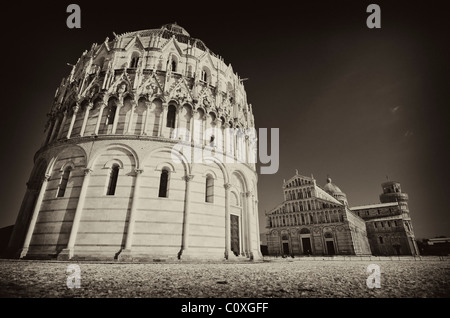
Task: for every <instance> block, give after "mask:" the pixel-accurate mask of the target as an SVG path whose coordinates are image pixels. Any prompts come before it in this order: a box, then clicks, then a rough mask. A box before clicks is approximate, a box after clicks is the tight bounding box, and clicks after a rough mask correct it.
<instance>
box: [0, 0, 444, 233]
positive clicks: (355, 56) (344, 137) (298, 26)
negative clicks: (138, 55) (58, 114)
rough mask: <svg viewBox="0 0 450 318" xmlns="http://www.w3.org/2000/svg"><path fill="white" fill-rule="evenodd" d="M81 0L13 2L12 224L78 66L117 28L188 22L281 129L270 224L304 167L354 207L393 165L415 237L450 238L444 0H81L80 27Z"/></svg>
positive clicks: (263, 117)
mask: <svg viewBox="0 0 450 318" xmlns="http://www.w3.org/2000/svg"><path fill="white" fill-rule="evenodd" d="M71 2H74V1H53V2H49V1H39V2H35V3H33V4H29V3H27V4H26V5H25V4H23V3H21V2H18V1H16V2H13V3H9V4H2V12H3V14H4V16H5V17H8V18H9V19H2V21H1V24H2V25H1V27H2V31H3V32H2V35H3V37H2V51H3V55H4V56H3V58H2V62H3V63H2V64H3V69H2V70H3V72H2V73H3V74H2V78H3V79H2V83H3V85H2V86H3V92H2V93H3V96H4V97H3V101H4V102H3V104H2V106H1V110H2V116H1V125H0V136H1V139H0V140H1V149H2V154H1V166H2V167H3V169H4V170H3V173H2V178H1V183H0V187H1V190H2V191H0V202H1V204H2V210H1V212H0V227H3V226H7V225H10V224H13V223H14V222H15V218H16V216H17V213H18V211H19V208H20V204H21V201H22V198H23V195H24V193H25V189H26V186H25V183H26V182H27V180H28V177H29V174H30V172H31V169H32V167H33V156H34V154H35V152H36V151H37V150H38V149H39V146H40V143H41V141H42V139H43V130H44V125H45V122H46V113H47V112H48V111H49V109H50V107H51V103H52V101H53V96H54V93H55V90H56V88H57V87H58V85H59V83H60V81H61V79H62V78H63V77H65V76H67V75H68V74H69V72H70V67H68V66H67V65H66V63H72V64H74V63H76V61H77V59H78V58H79V57H80V56H81V54H82V52H83V51H84V50H88V49H89V48H90V47H91V45H92V43H94V42H96V43H102V42H103V41H104V39H105V38H106V37H109V38H110V39H112V38H113V37H114V36H113V32H115V33H117V34H120V33H123V32H128V31H136V30H142V29H152V28H159V27H160V26H161V25H163V24H166V23H171V22H177V23H178V24H179V25H181V26H183V27H184V28H185V29H186V30H187V31H188V32H189V33H190V34H191V36H193V37H195V38H199V39H201V40H203V41H204V42H205V44H206V45H207V46H208V47H209V48H210V49H211V50H212V51H213V52H214V53H217V54H219V55H221V56H223V57H224V58H225V61H226V63H231V64H232V66H233V68H234V70H235V71H237V72H238V73H239V75H240V76H241V77H243V78H249V80H248V81H246V82H245V87H246V90H247V94H248V101H249V102H250V103H251V104H252V105H253V109H254V113H255V120H256V125H257V128H279V129H280V169H279V171H278V173H277V174H275V175H260V178H259V209H260V221H261V223H262V224H261V228H262V229H263V228H264V226H265V222H264V217H263V215H264V211H265V210H269V209H271V208H272V207H274V206H276V205H277V204H278V203H280V202H281V200H282V191H281V185H282V181H283V179H284V178H285V179H288V178H290V177H291V176H292V175H293V174H294V173H295V169H298V170H299V172H300V173H301V174H304V175H310V174H311V173H312V174H314V177H315V178H316V180H317V181H318V183H319V184H320V185H324V184H325V179H326V176H327V174H329V175H330V176H331V177H332V179H333V182H334V183H336V184H337V185H338V186H339V187H340V188H341V189H342V190H343V191H344V192H346V194H347V197H348V200H349V203H350V205H351V206H355V205H362V204H369V203H377V202H378V195H379V194H380V192H381V186H380V184H381V183H382V182H384V181H385V180H386V176H389V179H390V180H396V181H399V182H401V184H402V189H403V191H404V192H407V193H408V194H409V196H410V212H411V216H412V221H413V226H414V228H415V233H416V237H418V238H426V237H434V236H437V235H447V236H450V211H449V204H448V200H447V197H446V196H447V195H448V194H449V193H450V191H449V190H450V186H449V185H450V183H449V173H448V169H447V165H448V163H449V162H450V160H449V151H448V137H449V129H448V126H447V122H448V118H449V116H448V111H447V109H446V108H447V107H449V106H450V104H449V102H448V91H449V89H450V85H449V84H450V80H449V77H450V76H449V74H450V62H449V57H450V50H449V40H448V36H449V27H448V17H447V16H446V11H445V10H444V8H445V3H446V2H445V1H440V2H438V1H418V2H413V3H411V2H410V1H337V0H335V1H325V2H324V1H321V2H319V1H314V4H308V5H305V4H300V3H295V4H294V2H281V1H276V2H262V1H258V2H255V1H252V2H251V3H252V4H250V3H246V2H244V1H240V2H236V3H233V2H231V1H211V2H204V3H203V2H199V1H188V2H186V1H185V2H183V3H177V2H175V4H174V3H173V2H167V1H145V2H144V1H143V2H140V3H136V2H135V1H128V2H123V4H122V5H119V4H116V3H112V2H106V1H95V4H93V3H92V2H94V1H89V2H87V1H77V2H76V3H77V4H79V5H80V7H81V16H82V21H81V26H82V28H81V29H78V30H75V29H73V30H72V29H68V28H67V27H66V18H67V16H68V14H67V13H66V8H67V6H68V5H69V4H70V3H71ZM373 2H375V3H377V4H379V5H380V7H381V21H382V22H381V26H382V27H381V29H377V30H375V29H368V28H367V26H366V18H367V16H368V15H369V14H368V13H366V8H367V5H368V4H370V3H373ZM392 2H395V3H392ZM5 88H6V89H5Z"/></svg>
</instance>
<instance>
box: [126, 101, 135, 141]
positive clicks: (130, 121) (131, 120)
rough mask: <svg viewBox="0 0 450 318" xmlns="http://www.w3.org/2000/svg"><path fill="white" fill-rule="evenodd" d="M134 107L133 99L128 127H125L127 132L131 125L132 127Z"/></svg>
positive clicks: (129, 131) (129, 132)
mask: <svg viewBox="0 0 450 318" xmlns="http://www.w3.org/2000/svg"><path fill="white" fill-rule="evenodd" d="M136 107H137V103H136V102H135V101H132V104H131V114H130V119H129V121H128V127H127V134H131V127H133V117H134V112H135V111H136Z"/></svg>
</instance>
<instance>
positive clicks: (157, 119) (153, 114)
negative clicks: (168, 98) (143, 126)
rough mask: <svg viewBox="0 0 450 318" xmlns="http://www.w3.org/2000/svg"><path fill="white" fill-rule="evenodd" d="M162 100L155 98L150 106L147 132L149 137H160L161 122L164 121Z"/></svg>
mask: <svg viewBox="0 0 450 318" xmlns="http://www.w3.org/2000/svg"><path fill="white" fill-rule="evenodd" d="M162 103H163V102H162V100H161V99H159V98H155V99H153V100H152V101H151V104H150V114H149V115H147V121H148V122H147V131H146V132H145V133H146V134H147V135H149V136H153V137H157V136H159V131H160V126H161V121H162V113H163V108H162Z"/></svg>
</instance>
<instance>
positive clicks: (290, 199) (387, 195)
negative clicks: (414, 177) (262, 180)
mask: <svg viewBox="0 0 450 318" xmlns="http://www.w3.org/2000/svg"><path fill="white" fill-rule="evenodd" d="M382 188H383V194H381V195H380V200H381V202H382V203H381V204H373V205H367V206H359V207H353V208H349V207H348V200H347V196H346V195H345V193H343V192H342V191H341V190H340V189H339V187H337V186H336V185H335V184H333V183H332V182H331V179H329V178H328V180H327V184H326V185H325V186H324V187H323V188H321V187H319V186H317V185H316V180H314V178H313V177H311V178H309V177H305V176H301V175H299V174H298V172H297V173H296V175H295V176H294V177H292V178H291V179H289V180H288V181H285V182H284V183H283V191H284V197H285V201H284V202H283V203H281V204H280V205H279V206H277V207H276V208H274V209H272V210H271V211H269V212H267V213H266V222H267V228H268V232H267V234H266V235H267V246H268V253H269V254H270V255H309V254H312V255H335V254H339V255H370V254H373V255H376V256H380V255H418V254H419V252H418V248H417V245H416V242H415V238H414V232H413V228H412V224H411V217H410V215H409V209H408V203H407V201H408V195H407V194H405V193H402V192H401V188H400V184H399V183H398V182H386V183H383V184H382Z"/></svg>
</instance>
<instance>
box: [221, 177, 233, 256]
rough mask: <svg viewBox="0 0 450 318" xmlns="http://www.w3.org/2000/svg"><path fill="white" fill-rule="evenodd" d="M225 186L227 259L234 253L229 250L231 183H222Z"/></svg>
mask: <svg viewBox="0 0 450 318" xmlns="http://www.w3.org/2000/svg"><path fill="white" fill-rule="evenodd" d="M223 186H224V188H225V258H226V259H229V258H230V256H232V255H234V254H233V252H232V251H231V227H230V223H231V220H230V190H231V184H230V183H226V184H224V185H223Z"/></svg>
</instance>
